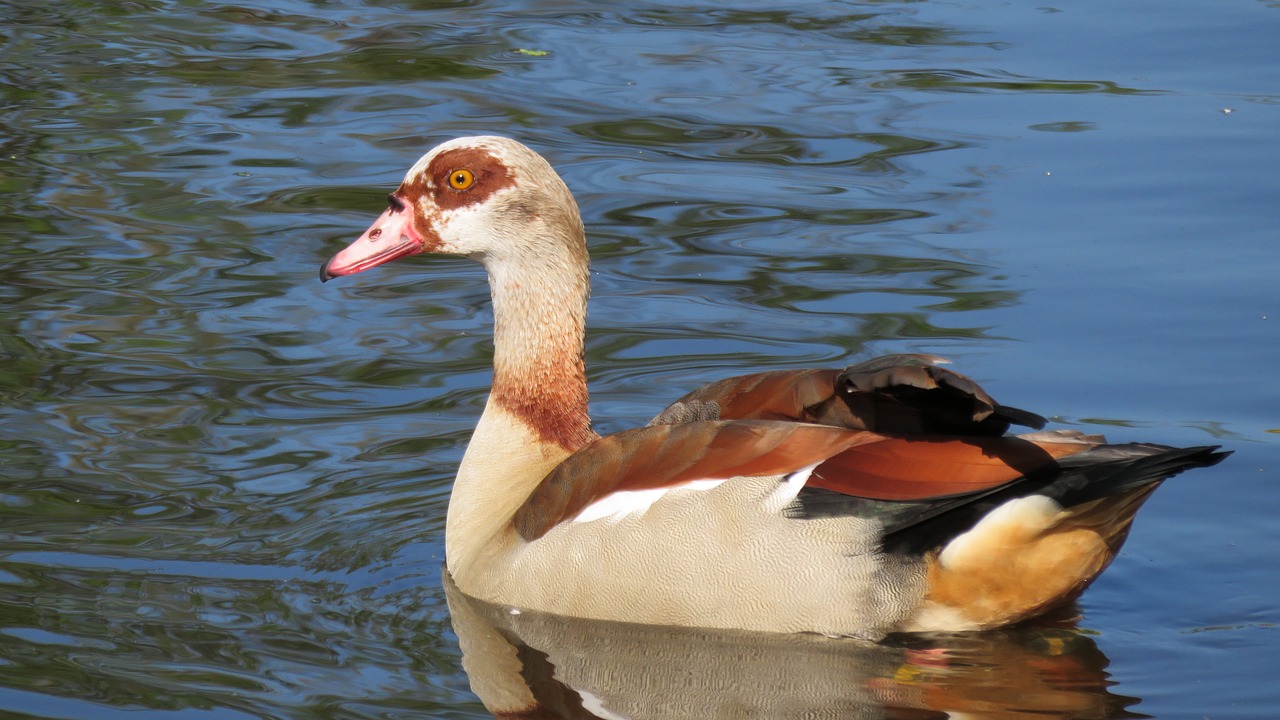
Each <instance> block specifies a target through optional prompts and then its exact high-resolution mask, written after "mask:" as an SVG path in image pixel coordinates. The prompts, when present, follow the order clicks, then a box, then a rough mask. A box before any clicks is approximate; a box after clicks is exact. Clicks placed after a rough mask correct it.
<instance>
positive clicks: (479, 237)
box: [320, 136, 586, 280]
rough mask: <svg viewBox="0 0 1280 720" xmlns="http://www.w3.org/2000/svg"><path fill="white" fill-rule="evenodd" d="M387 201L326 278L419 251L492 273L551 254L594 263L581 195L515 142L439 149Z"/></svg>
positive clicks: (484, 140) (467, 141) (488, 139)
mask: <svg viewBox="0 0 1280 720" xmlns="http://www.w3.org/2000/svg"><path fill="white" fill-rule="evenodd" d="M387 202H388V207H387V209H386V211H384V212H383V213H382V215H380V216H379V217H378V219H377V220H376V221H374V223H373V225H371V226H370V227H369V229H368V230H366V231H365V232H364V234H363V235H361V236H360V237H359V239H357V240H356V241H355V242H353V243H352V244H351V245H350V246H348V247H347V248H346V249H345V250H343V251H341V252H339V253H338V254H337V255H335V256H334V257H333V259H331V260H330V261H329V262H328V263H326V264H325V265H324V266H323V267H322V268H321V269H320V279H321V280H329V279H331V278H333V277H336V276H339V275H351V274H354V273H358V272H362V271H364V270H368V269H369V268H372V267H376V266H378V265H382V264H383V263H386V262H389V261H391V260H394V259H396V258H400V257H405V256H408V255H416V254H418V253H442V254H449V255H465V256H468V257H471V258H473V259H475V260H478V261H480V262H481V263H483V264H484V265H485V266H486V267H487V268H489V269H490V271H491V273H492V272H493V270H494V268H495V266H497V265H505V264H508V263H511V262H515V263H521V262H523V261H531V260H534V259H544V258H547V257H561V258H566V257H567V259H569V260H570V263H569V264H575V263H577V264H582V265H585V264H586V248H585V242H584V239H583V237H584V234H583V228H582V219H581V217H580V215H579V213H578V206H577V203H576V202H574V199H573V195H572V194H571V193H570V192H569V189H568V187H566V186H565V184H564V181H563V180H562V179H561V178H560V176H559V175H558V174H556V171H555V170H554V169H552V167H551V165H550V163H548V162H547V161H546V160H545V159H543V158H542V156H540V155H538V154H537V153H535V152H534V151H532V150H530V149H529V148H527V147H525V146H524V145H522V144H520V143H519V142H516V141H515V140H511V139H509V138H504V137H497V136H478V137H464V138H458V139H455V140H450V141H448V142H445V143H443V144H441V145H438V146H437V147H435V148H434V149H432V150H431V151H430V152H428V153H427V154H426V155H423V156H422V158H421V159H420V160H418V162H417V163H415V164H414V165H413V167H411V168H410V169H409V172H408V173H406V174H405V177H404V181H403V182H401V183H400V186H399V187H398V188H396V190H395V191H394V192H392V193H391V194H390V195H388V196H387ZM535 264H537V263H535Z"/></svg>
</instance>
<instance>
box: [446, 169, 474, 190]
mask: <svg viewBox="0 0 1280 720" xmlns="http://www.w3.org/2000/svg"><path fill="white" fill-rule="evenodd" d="M475 181H476V176H475V174H473V173H472V172H471V171H470V170H454V171H453V172H451V173H449V187H451V188H453V189H454V190H466V189H468V188H470V187H471V186H472V184H474V183H475Z"/></svg>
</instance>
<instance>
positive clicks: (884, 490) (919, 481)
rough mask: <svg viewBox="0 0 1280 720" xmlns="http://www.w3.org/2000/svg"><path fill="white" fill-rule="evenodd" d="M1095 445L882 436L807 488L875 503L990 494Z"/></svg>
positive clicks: (828, 467) (827, 467)
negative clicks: (990, 491) (879, 501)
mask: <svg viewBox="0 0 1280 720" xmlns="http://www.w3.org/2000/svg"><path fill="white" fill-rule="evenodd" d="M1091 447H1092V445H1089V444H1086V443H1079V442H1059V443H1055V442H1032V441H1029V440H1025V439H1022V438H1018V437H1012V436H1006V437H998V438H932V439H908V438H882V439H881V440H879V441H878V442H874V443H868V444H864V445H858V446H856V447H851V448H850V449H848V450H845V451H843V452H841V453H840V454H839V455H836V456H834V457H832V458H831V459H829V460H827V461H825V462H823V463H822V464H821V465H819V466H818V467H817V469H815V470H814V472H813V474H812V475H811V476H810V478H809V482H808V483H807V486H808V487H818V488H823V489H825V490H832V491H834V492H838V493H842V494H844V495H853V496H856V497H864V498H870V499H873V500H926V499H932V498H938V497H946V496H950V495H962V494H966V493H972V492H979V491H983V490H989V489H991V488H994V487H997V486H1000V485H1003V484H1005V483H1008V482H1012V481H1014V480H1017V479H1018V478H1021V477H1023V476H1024V475H1027V474H1028V473H1032V472H1035V471H1036V470H1039V469H1042V468H1044V467H1047V466H1049V465H1051V464H1053V463H1054V461H1055V460H1057V459H1058V458H1061V457H1065V456H1067V455H1074V454H1075V453H1078V452H1084V451H1085V450H1088V449H1090V448H1091Z"/></svg>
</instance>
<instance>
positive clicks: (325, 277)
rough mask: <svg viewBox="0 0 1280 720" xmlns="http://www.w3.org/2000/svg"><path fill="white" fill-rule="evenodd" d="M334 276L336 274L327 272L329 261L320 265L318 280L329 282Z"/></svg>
mask: <svg viewBox="0 0 1280 720" xmlns="http://www.w3.org/2000/svg"><path fill="white" fill-rule="evenodd" d="M334 277H336V276H335V275H333V274H331V273H330V272H329V263H325V264H323V265H321V266H320V282H322V283H326V282H329V281H330V280H332V279H333V278H334Z"/></svg>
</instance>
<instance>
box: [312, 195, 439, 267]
mask: <svg viewBox="0 0 1280 720" xmlns="http://www.w3.org/2000/svg"><path fill="white" fill-rule="evenodd" d="M390 200H391V206H390V207H388V208H387V209H386V211H384V212H383V213H382V214H381V215H379V216H378V219H377V220H375V221H374V222H373V225H370V226H369V229H368V230H365V231H364V234H363V235H361V236H360V238H359V239H357V240H356V241H355V242H353V243H351V244H350V245H348V246H347V248H346V249H345V250H343V251H342V252H340V253H338V254H337V255H334V256H333V259H332V260H330V261H329V262H328V263H325V265H324V266H322V267H321V268H320V281H321V282H324V281H326V280H329V279H331V278H335V277H337V276H339V275H354V274H355V273H358V272H361V271H363V270H368V269H369V268H371V267H376V266H378V265H381V264H383V263H385V262H389V261H391V260H395V259H396V258H398V257H404V256H406V255H413V254H416V253H420V252H422V250H423V247H424V242H423V239H422V235H421V234H420V233H419V232H418V230H417V228H415V227H414V226H413V210H412V209H411V208H410V207H409V206H408V205H407V204H406V203H405V202H404V201H403V200H401V199H400V198H398V197H396V196H394V195H392V196H391V197H390Z"/></svg>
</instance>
